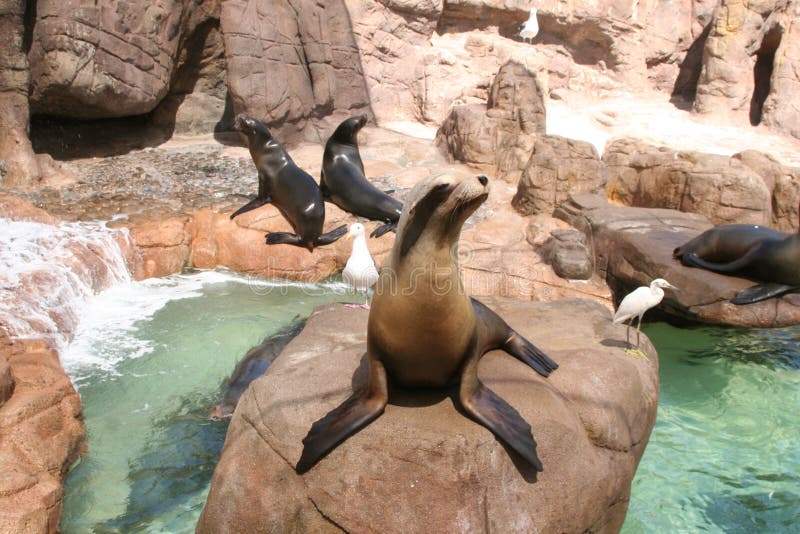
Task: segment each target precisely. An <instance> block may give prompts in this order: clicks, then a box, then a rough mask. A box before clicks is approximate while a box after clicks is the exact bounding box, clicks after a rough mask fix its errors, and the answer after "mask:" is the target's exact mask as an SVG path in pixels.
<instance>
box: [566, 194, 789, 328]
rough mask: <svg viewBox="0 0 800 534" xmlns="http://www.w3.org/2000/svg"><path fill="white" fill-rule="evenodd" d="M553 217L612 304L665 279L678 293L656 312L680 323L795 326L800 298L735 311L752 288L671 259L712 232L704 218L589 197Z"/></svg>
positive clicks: (670, 295) (748, 283)
mask: <svg viewBox="0 0 800 534" xmlns="http://www.w3.org/2000/svg"><path fill="white" fill-rule="evenodd" d="M556 215H557V216H558V217H561V218H563V219H564V220H566V221H568V222H569V223H570V224H572V225H573V226H575V227H576V228H578V229H580V230H583V232H584V233H585V234H586V235H587V236H588V237H589V240H590V242H591V247H592V249H593V251H594V256H595V265H596V269H597V271H598V272H599V274H600V275H601V276H603V277H604V278H605V280H606V281H607V282H608V284H609V286H611V288H612V289H614V292H615V296H616V300H617V301H619V300H621V299H622V297H623V296H624V295H626V294H627V293H628V292H630V291H632V290H633V289H635V288H636V287H639V286H644V285H649V284H650V282H651V281H652V280H653V279H655V278H664V279H666V280H668V281H669V282H670V283H671V284H673V285H676V286H678V287H679V288H680V289H681V290H680V291H678V292H674V291H667V292H666V293H665V296H664V300H663V301H662V302H661V304H660V305H659V308H658V309H659V310H660V311H663V312H666V313H668V314H670V315H673V316H676V317H680V318H682V319H688V320H690V321H693V322H704V323H710V324H720V325H736V326H748V327H772V326H788V325H794V324H797V323H799V322H800V295H798V294H788V295H785V296H783V297H780V298H777V299H768V300H765V301H762V302H758V303H756V304H748V305H745V306H737V305H735V304H731V303H730V299H731V298H733V296H734V295H735V294H736V293H737V292H739V291H741V290H742V289H745V288H748V287H750V286H753V285H755V284H756V283H757V282H754V281H752V280H746V279H743V278H737V277H734V276H724V275H721V274H717V273H713V272H711V271H706V270H704V269H695V268H691V267H686V266H684V265H682V264H681V262H680V261H679V260H676V259H674V258H673V257H672V251H673V250H674V249H675V248H677V247H678V246H680V245H683V244H684V243H686V242H687V241H689V240H690V239H692V238H694V237H696V236H697V235H699V234H700V233H702V232H703V231H705V230H707V229H708V228H710V227H711V226H712V225H711V224H710V222H709V221H708V219H706V218H705V217H702V216H700V215H694V214H689V213H682V212H679V211H675V210H665V209H645V208H629V207H622V206H613V205H611V204H609V203H608V201H607V200H606V199H605V198H603V197H601V196H596V195H588V194H582V195H575V196H573V197H571V199H570V202H569V203H568V204H565V205H564V206H562V208H559V210H557V211H556ZM650 313H651V314H653V313H655V312H650Z"/></svg>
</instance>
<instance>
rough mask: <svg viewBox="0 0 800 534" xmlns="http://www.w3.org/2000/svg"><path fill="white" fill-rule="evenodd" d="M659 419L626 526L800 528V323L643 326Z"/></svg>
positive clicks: (628, 530) (635, 529)
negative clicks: (654, 371) (654, 355)
mask: <svg viewBox="0 0 800 534" xmlns="http://www.w3.org/2000/svg"><path fill="white" fill-rule="evenodd" d="M645 330H646V332H647V335H648V336H649V337H650V339H651V340H652V341H653V343H654V344H655V346H656V347H657V349H658V353H659V361H660V365H661V369H660V378H661V394H660V398H659V404H658V418H657V420H656V426H655V428H654V429H653V433H652V435H651V436H650V442H649V444H648V445H647V448H646V449H645V453H644V457H643V458H642V462H641V464H640V465H639V469H638V471H637V472H636V477H635V479H634V482H633V489H632V496H631V503H630V509H629V511H628V516H627V518H626V521H625V525H624V527H623V533H625V534H635V533H644V532H647V533H650V532H725V533H735V532H742V533H745V532H747V533H750V532H769V533H781V532H798V529H799V528H800V327H793V328H784V329H773V330H749V331H747V330H740V329H723V328H696V329H677V328H674V327H671V326H669V325H667V324H663V323H655V324H651V325H648V326H646V327H645Z"/></svg>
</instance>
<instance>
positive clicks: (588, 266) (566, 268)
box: [542, 229, 594, 280]
mask: <svg viewBox="0 0 800 534" xmlns="http://www.w3.org/2000/svg"><path fill="white" fill-rule="evenodd" d="M542 248H543V249H544V250H543V254H544V256H545V258H546V259H547V261H548V262H549V263H550V265H552V266H553V270H555V272H556V274H557V275H558V276H560V277H561V278H567V279H570V280H588V279H589V278H591V277H592V273H594V262H593V260H592V255H591V253H590V252H589V249H588V248H587V247H586V236H585V235H584V234H583V233H582V232H579V231H578V230H563V229H557V230H552V231H551V232H550V239H548V240H547V241H546V242H545V244H544V246H543V247H542Z"/></svg>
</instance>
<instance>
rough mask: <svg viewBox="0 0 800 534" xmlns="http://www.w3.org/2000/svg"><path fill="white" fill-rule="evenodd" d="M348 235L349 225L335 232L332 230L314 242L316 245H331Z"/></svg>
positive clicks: (342, 226)
mask: <svg viewBox="0 0 800 534" xmlns="http://www.w3.org/2000/svg"><path fill="white" fill-rule="evenodd" d="M346 233H347V225H346V224H343V225H341V226H340V227H338V228H336V229H335V230H331V231H330V232H328V233H327V234H322V235H321V236H319V237H318V238H317V239H316V241H314V245H316V246H318V247H319V246H322V245H330V244H331V243H333V242H334V241H337V240H338V239H339V238H340V237H342V236H343V235H345V234H346Z"/></svg>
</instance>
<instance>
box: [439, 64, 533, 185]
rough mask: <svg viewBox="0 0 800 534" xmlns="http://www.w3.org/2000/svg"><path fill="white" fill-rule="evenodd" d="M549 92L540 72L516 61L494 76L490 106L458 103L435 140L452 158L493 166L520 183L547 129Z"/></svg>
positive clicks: (498, 174)
mask: <svg viewBox="0 0 800 534" xmlns="http://www.w3.org/2000/svg"><path fill="white" fill-rule="evenodd" d="M545 92H546V88H545V86H544V83H543V82H542V74H541V73H537V71H536V69H535V68H533V67H531V66H528V65H526V64H523V63H520V62H518V61H515V60H511V61H509V62H508V63H506V64H505V65H503V67H501V68H500V71H499V72H498V73H497V76H495V78H494V82H493V83H492V88H491V91H490V93H489V100H488V102H487V104H486V107H485V108H484V107H482V106H475V105H473V106H455V107H453V108H452V110H451V111H450V115H448V117H447V118H446V119H445V121H444V123H442V126H441V128H439V131H438V132H437V133H436V144H437V145H438V146H439V147H441V148H442V150H444V152H445V153H446V154H447V155H448V156H449V157H450V158H452V159H453V160H457V161H463V162H466V163H477V164H483V165H489V166H491V167H493V168H496V169H497V176H498V178H501V179H505V180H508V181H511V182H516V180H517V179H518V178H519V175H520V173H521V172H522V170H523V169H524V168H525V166H526V163H527V162H528V160H529V159H530V154H531V150H532V149H533V143H534V140H535V139H536V136H537V134H544V132H545V125H546V119H545V106H544V95H545Z"/></svg>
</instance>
